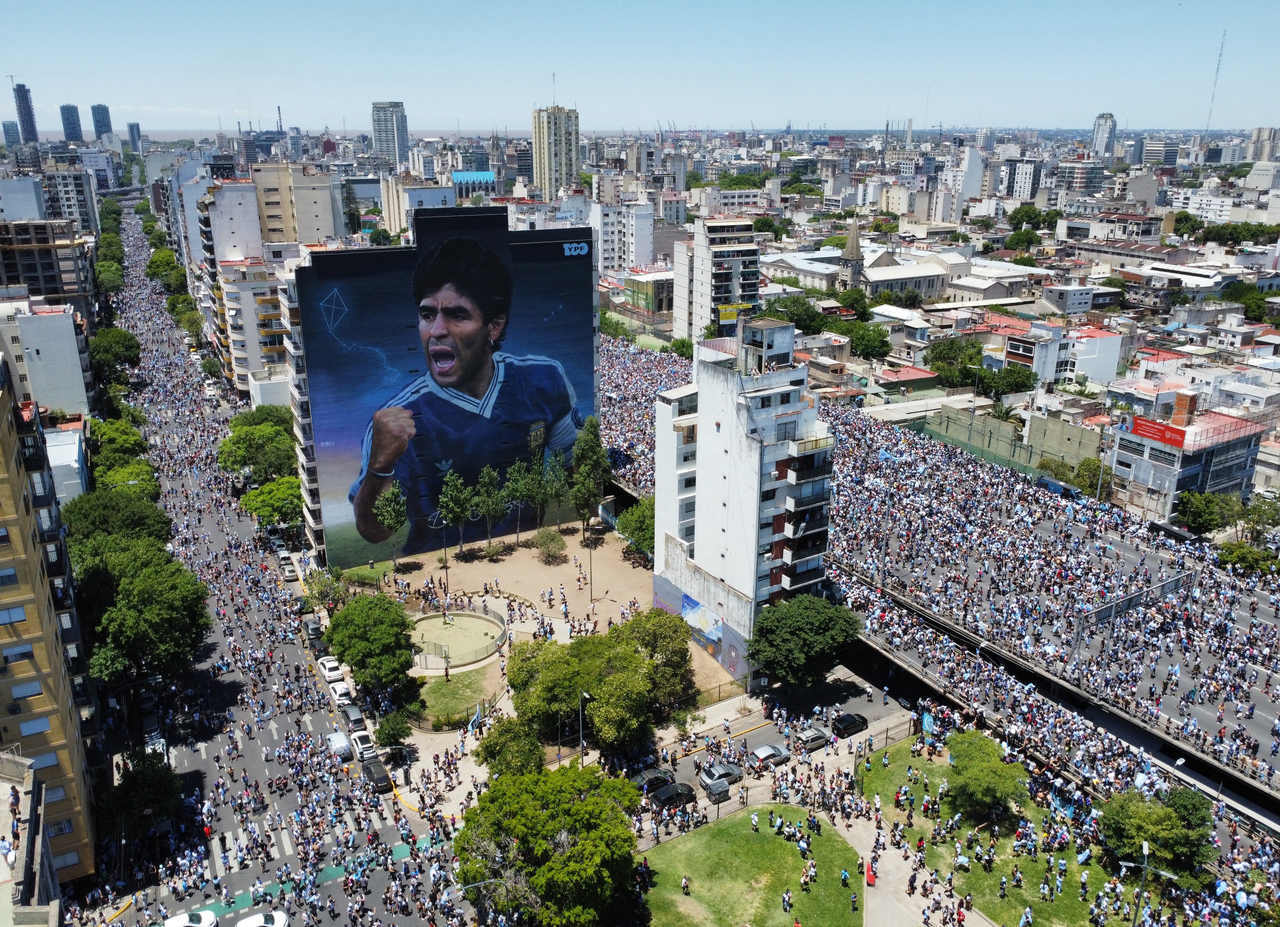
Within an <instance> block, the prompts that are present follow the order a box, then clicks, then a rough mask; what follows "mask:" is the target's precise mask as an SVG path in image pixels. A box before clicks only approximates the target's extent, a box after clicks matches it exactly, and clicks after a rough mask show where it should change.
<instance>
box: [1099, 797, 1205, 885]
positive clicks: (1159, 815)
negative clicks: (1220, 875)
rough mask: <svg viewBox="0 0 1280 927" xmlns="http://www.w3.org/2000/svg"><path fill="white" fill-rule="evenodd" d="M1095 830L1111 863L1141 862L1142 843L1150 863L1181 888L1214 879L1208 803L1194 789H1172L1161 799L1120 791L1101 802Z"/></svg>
mask: <svg viewBox="0 0 1280 927" xmlns="http://www.w3.org/2000/svg"><path fill="white" fill-rule="evenodd" d="M1099 829H1100V831H1101V833H1102V843H1103V847H1104V850H1105V852H1106V855H1107V857H1108V860H1109V861H1110V862H1111V863H1112V864H1113V865H1114V864H1116V863H1119V862H1120V861H1122V860H1126V861H1132V862H1137V861H1140V860H1141V859H1142V855H1143V853H1142V850H1143V843H1144V842H1145V843H1146V845H1147V850H1148V852H1149V859H1150V862H1151V865H1152V867H1153V868H1159V869H1164V870H1167V871H1170V872H1172V873H1173V874H1174V875H1175V876H1177V877H1178V884H1179V886H1180V887H1181V888H1183V889H1191V890H1194V889H1197V888H1200V887H1202V886H1204V885H1206V884H1210V883H1211V882H1212V881H1213V878H1214V877H1213V875H1212V873H1211V872H1210V871H1209V870H1208V864H1209V863H1211V862H1212V861H1213V860H1214V859H1215V858H1216V856H1217V853H1216V852H1215V851H1214V849H1213V846H1212V844H1210V842H1209V838H1210V833H1211V830H1212V816H1211V806H1210V803H1209V799H1207V798H1205V797H1204V796H1203V795H1200V794H1199V793H1197V792H1195V791H1194V790H1192V789H1186V788H1178V789H1174V790H1172V791H1171V792H1170V793H1169V796H1168V799H1166V800H1165V801H1163V802H1162V801H1160V800H1159V799H1154V798H1153V799H1147V798H1143V797H1142V795H1140V794H1139V793H1138V792H1136V791H1134V790H1132V789H1129V790H1126V791H1124V792H1119V793H1117V794H1115V795H1113V796H1111V798H1110V799H1108V800H1107V802H1106V804H1105V805H1104V806H1103V808H1102V820H1101V822H1100V823H1099Z"/></svg>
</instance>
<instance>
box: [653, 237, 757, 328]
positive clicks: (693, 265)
mask: <svg viewBox="0 0 1280 927" xmlns="http://www.w3.org/2000/svg"><path fill="white" fill-rule="evenodd" d="M673 252H674V253H673V255H672V258H673V260H672V269H673V270H674V271H675V296H674V299H673V301H672V326H673V330H674V334H675V337H677V338H689V339H691V340H695V341H696V340H697V339H699V338H701V337H702V335H703V332H704V331H705V330H706V327H707V326H708V325H710V324H712V323H715V326H716V331H717V333H718V334H721V335H727V334H731V333H732V332H733V331H734V330H735V328H736V326H737V323H738V319H739V317H744V316H745V317H750V316H752V315H754V314H755V312H756V310H757V309H758V308H759V306H760V246H759V245H757V244H756V239H755V230H754V228H753V227H752V224H751V220H750V219H743V218H729V219H725V218H718V219H705V218H699V219H698V220H697V221H696V222H695V223H694V227H693V238H692V239H691V240H688V241H678V242H676V243H675V246H674V249H673Z"/></svg>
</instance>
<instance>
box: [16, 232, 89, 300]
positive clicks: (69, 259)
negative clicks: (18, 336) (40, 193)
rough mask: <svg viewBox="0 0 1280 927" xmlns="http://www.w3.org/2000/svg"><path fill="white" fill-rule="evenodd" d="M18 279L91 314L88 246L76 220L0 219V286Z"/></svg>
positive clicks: (37, 292)
mask: <svg viewBox="0 0 1280 927" xmlns="http://www.w3.org/2000/svg"><path fill="white" fill-rule="evenodd" d="M19 283H21V284H25V285H26V287H27V290H28V291H29V292H30V293H31V295H32V296H43V297H46V298H47V299H48V300H49V301H50V302H53V303H66V304H68V305H70V306H71V307H72V308H73V309H76V310H78V311H79V312H80V313H81V314H82V315H83V316H84V317H85V318H90V317H91V313H92V312H93V306H94V291H93V274H92V270H91V268H90V265H89V249H88V244H87V242H86V240H85V238H84V237H83V235H82V234H81V232H80V230H79V228H78V224H77V222H76V220H75V219H28V220H24V219H11V220H2V219H0V287H5V286H12V285H14V284H19Z"/></svg>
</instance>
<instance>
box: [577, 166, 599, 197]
mask: <svg viewBox="0 0 1280 927" xmlns="http://www.w3.org/2000/svg"><path fill="white" fill-rule="evenodd" d="M594 176H595V175H594V174H592V173H591V172H590V171H578V186H579V187H581V188H582V189H583V190H585V191H586V192H587V194H588V195H589V194H590V193H591V186H592V181H591V178H592V177H594Z"/></svg>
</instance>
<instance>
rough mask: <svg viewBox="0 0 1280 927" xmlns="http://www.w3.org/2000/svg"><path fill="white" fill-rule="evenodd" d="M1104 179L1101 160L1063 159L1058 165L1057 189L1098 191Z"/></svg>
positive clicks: (1075, 191)
mask: <svg viewBox="0 0 1280 927" xmlns="http://www.w3.org/2000/svg"><path fill="white" fill-rule="evenodd" d="M1104 180H1105V177H1104V175H1103V171H1102V162H1101V161H1092V160H1091V161H1063V162H1062V163H1061V164H1059V165H1058V189H1059V190H1070V191H1071V192H1072V193H1099V192H1101V190H1102V184H1103V181H1104Z"/></svg>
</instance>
